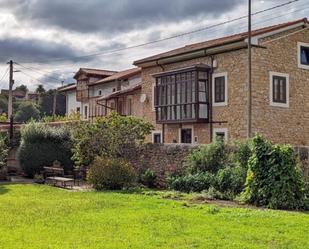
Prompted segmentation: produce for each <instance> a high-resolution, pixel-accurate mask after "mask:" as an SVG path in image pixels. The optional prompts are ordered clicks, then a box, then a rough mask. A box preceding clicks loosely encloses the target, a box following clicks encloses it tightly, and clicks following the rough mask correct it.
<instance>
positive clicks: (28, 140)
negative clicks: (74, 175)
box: [19, 122, 73, 177]
mask: <svg viewBox="0 0 309 249" xmlns="http://www.w3.org/2000/svg"><path fill="white" fill-rule="evenodd" d="M21 139H22V141H21V145H20V148H19V160H20V163H21V166H22V168H23V170H24V171H25V173H26V174H27V175H28V176H30V177H33V176H34V175H35V174H40V172H41V170H42V169H43V167H44V166H51V165H52V164H53V162H54V161H55V160H58V161H59V162H60V163H61V165H62V166H63V167H64V170H65V172H66V173H67V172H68V171H71V170H72V168H73V162H72V160H71V157H72V152H71V148H72V141H71V134H70V132H69V130H68V129H67V128H60V127H59V128H58V127H49V126H46V125H44V124H40V123H34V122H31V123H29V124H27V125H26V126H25V127H24V128H23V129H22V131H21Z"/></svg>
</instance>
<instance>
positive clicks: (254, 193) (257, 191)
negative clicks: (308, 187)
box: [243, 136, 306, 209]
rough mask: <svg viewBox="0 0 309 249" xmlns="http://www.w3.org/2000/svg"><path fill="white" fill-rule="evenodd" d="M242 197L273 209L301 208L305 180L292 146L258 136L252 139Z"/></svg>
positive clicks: (248, 201)
mask: <svg viewBox="0 0 309 249" xmlns="http://www.w3.org/2000/svg"><path fill="white" fill-rule="evenodd" d="M243 198H244V200H245V201H246V202H247V203H250V204H254V205H257V206H266V207H269V208H273V209H300V208H303V207H304V202H305V199H306V197H305V190H304V180H303V176H302V174H301V170H300V168H299V165H298V163H297V160H296V156H295V154H294V151H293V149H292V147H291V146H289V145H273V144H272V143H271V142H269V141H267V140H266V139H264V138H263V137H261V136H256V137H255V138H254V139H253V155H252V156H251V157H250V160H249V169H248V174H247V181H246V188H245V191H244V192H243Z"/></svg>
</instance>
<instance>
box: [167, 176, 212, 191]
mask: <svg viewBox="0 0 309 249" xmlns="http://www.w3.org/2000/svg"><path fill="white" fill-rule="evenodd" d="M213 182H214V176H213V175H212V174H209V173H197V174H193V175H192V174H188V175H185V176H176V177H171V178H170V179H169V186H170V188H171V189H174V190H177V191H182V192H187V193H189V192H201V191H203V190H208V189H209V187H210V186H211V185H213Z"/></svg>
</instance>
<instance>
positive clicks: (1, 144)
mask: <svg viewBox="0 0 309 249" xmlns="http://www.w3.org/2000/svg"><path fill="white" fill-rule="evenodd" d="M8 152H9V148H8V146H7V141H6V137H5V136H4V135H2V134H0V170H1V169H2V168H4V167H5V166H6V161H7V157H8Z"/></svg>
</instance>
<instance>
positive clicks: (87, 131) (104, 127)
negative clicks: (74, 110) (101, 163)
mask: <svg viewBox="0 0 309 249" xmlns="http://www.w3.org/2000/svg"><path fill="white" fill-rule="evenodd" d="M152 129H153V126H152V125H151V124H150V123H149V122H146V121H144V120H142V119H139V118H136V117H132V116H126V117H125V116H121V115H119V114H117V113H114V112H113V113H111V114H110V115H109V116H107V117H103V118H99V119H97V120H95V121H94V122H92V123H85V122H83V123H80V124H79V125H78V126H77V127H76V128H75V130H74V136H73V137H74V148H73V152H74V157H73V158H74V160H75V162H76V164H77V165H90V164H91V163H92V162H93V160H94V159H95V157H96V156H101V157H115V158H116V157H122V158H130V157H132V153H134V152H135V151H136V146H137V145H138V144H139V143H141V142H143V141H144V138H145V136H146V135H147V134H149V133H150V132H151V130H152Z"/></svg>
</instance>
